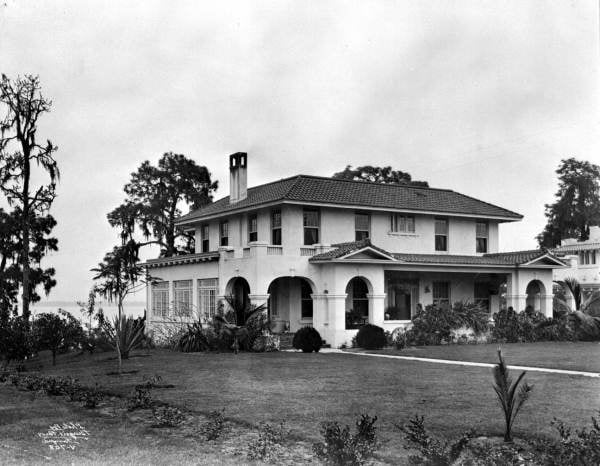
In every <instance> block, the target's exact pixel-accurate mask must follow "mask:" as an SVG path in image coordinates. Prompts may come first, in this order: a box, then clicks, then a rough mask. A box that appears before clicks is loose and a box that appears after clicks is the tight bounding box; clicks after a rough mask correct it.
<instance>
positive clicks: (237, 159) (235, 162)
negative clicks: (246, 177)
mask: <svg viewBox="0 0 600 466" xmlns="http://www.w3.org/2000/svg"><path fill="white" fill-rule="evenodd" d="M247 162H248V154H247V153H246V152H236V153H235V154H231V155H230V156H229V168H238V167H241V168H246V164H247Z"/></svg>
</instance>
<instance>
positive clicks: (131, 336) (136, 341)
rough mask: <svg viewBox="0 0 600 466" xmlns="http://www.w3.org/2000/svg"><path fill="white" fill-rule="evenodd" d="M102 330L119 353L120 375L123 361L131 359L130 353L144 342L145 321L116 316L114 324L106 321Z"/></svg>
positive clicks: (122, 315)
mask: <svg viewBox="0 0 600 466" xmlns="http://www.w3.org/2000/svg"><path fill="white" fill-rule="evenodd" d="M102 329H103V330H104V332H105V334H106V336H107V337H108V341H109V343H110V345H111V346H112V347H113V349H114V350H115V351H116V352H117V357H118V360H119V373H121V367H122V360H123V359H129V353H130V352H131V351H132V350H134V349H136V348H139V347H140V346H141V345H142V343H143V342H144V339H145V336H144V330H145V325H144V320H143V319H134V318H133V317H132V316H126V315H124V314H121V316H120V317H119V316H116V317H115V318H114V319H113V322H112V323H111V322H110V321H108V320H105V321H104V325H103V326H102Z"/></svg>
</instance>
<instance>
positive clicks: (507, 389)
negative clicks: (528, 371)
mask: <svg viewBox="0 0 600 466" xmlns="http://www.w3.org/2000/svg"><path fill="white" fill-rule="evenodd" d="M498 359H499V360H500V362H499V363H498V364H496V365H495V366H494V369H493V374H494V391H495V392H496V395H497V396H498V401H499V402H500V406H501V407H502V411H503V412H504V422H505V429H504V441H505V442H512V436H511V430H512V425H513V423H514V421H515V418H516V417H517V414H519V411H520V410H521V408H522V407H523V404H524V403H525V402H526V401H527V399H528V398H529V395H530V394H531V390H532V389H533V386H532V385H529V384H528V383H527V382H524V381H523V377H525V371H523V372H521V374H520V375H519V377H517V380H516V381H515V382H514V383H513V381H512V378H511V377H510V374H509V371H508V367H507V366H506V364H505V362H504V359H503V358H502V350H501V349H498ZM521 382H523V383H522V384H521Z"/></svg>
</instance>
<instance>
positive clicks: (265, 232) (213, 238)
mask: <svg viewBox="0 0 600 466" xmlns="http://www.w3.org/2000/svg"><path fill="white" fill-rule="evenodd" d="M277 208H280V209H281V212H282V243H283V247H284V249H285V250H286V254H288V255H294V254H298V253H299V248H300V247H303V246H304V230H303V224H302V211H303V208H302V206H300V205H281V206H279V207H277ZM272 210H273V209H272V208H263V209H258V210H256V211H254V212H256V214H257V216H258V241H260V242H265V243H267V244H270V242H271V211H272ZM320 212H321V227H320V232H319V234H320V239H319V242H320V243H322V244H329V245H331V244H336V243H345V242H350V241H354V240H355V230H354V214H355V211H354V210H352V209H333V208H325V207H324V208H321V209H320ZM248 216H249V214H248V213H242V214H237V215H233V216H230V217H228V220H229V246H230V247H236V248H240V247H247V246H248ZM448 219H449V224H448V251H447V252H445V253H446V254H464V255H474V254H476V252H475V224H476V221H477V220H476V219H475V218H462V217H448ZM434 220H435V216H433V215H415V232H414V233H393V232H391V231H390V213H388V212H376V211H373V212H371V231H370V235H371V236H370V237H371V241H372V243H373V244H375V245H376V246H379V247H381V248H383V249H385V250H387V251H390V252H409V253H410V252H412V253H418V254H439V253H441V254H444V252H439V251H435V235H434ZM209 224H210V250H211V251H216V250H217V249H218V246H219V221H218V220H213V221H211V222H209ZM196 236H197V238H196V251H197V252H199V251H200V248H201V243H200V228H199V227H198V228H197V230H196ZM498 243H499V228H498V222H493V221H490V222H489V235H488V252H498Z"/></svg>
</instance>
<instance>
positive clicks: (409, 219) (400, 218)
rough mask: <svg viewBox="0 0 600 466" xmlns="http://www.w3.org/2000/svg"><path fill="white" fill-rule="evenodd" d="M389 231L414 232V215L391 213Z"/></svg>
mask: <svg viewBox="0 0 600 466" xmlns="http://www.w3.org/2000/svg"><path fill="white" fill-rule="evenodd" d="M390 231H391V232H392V233H414V232H415V217H414V216H412V215H402V214H391V215H390Z"/></svg>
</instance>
